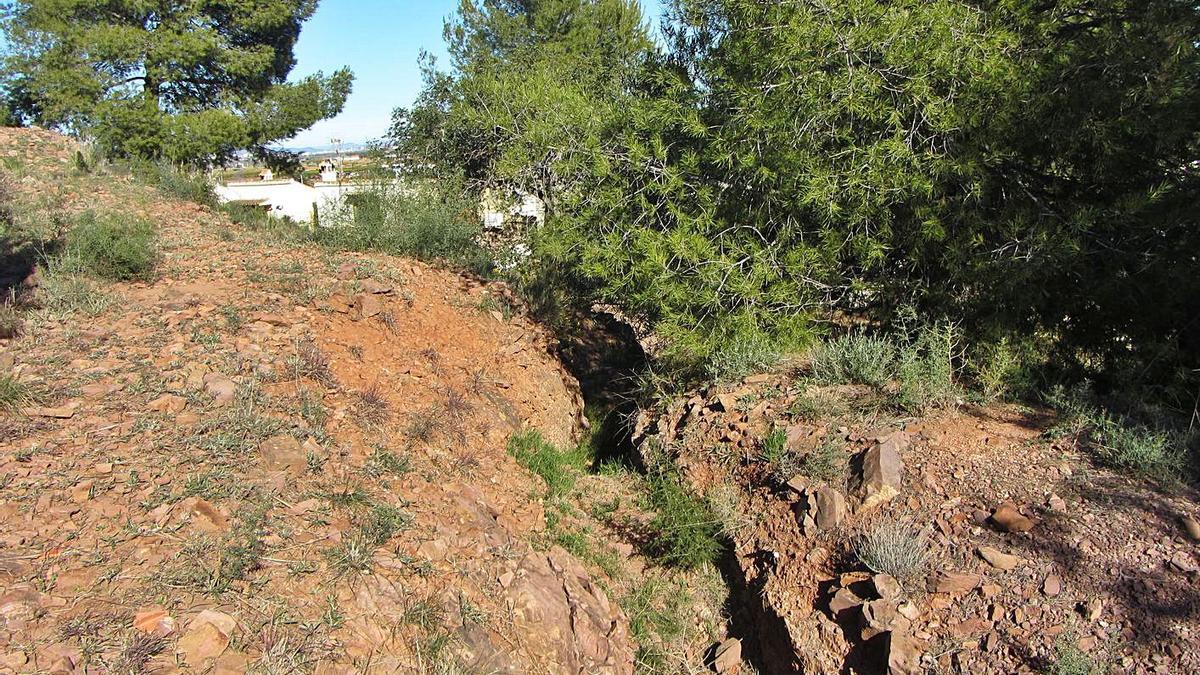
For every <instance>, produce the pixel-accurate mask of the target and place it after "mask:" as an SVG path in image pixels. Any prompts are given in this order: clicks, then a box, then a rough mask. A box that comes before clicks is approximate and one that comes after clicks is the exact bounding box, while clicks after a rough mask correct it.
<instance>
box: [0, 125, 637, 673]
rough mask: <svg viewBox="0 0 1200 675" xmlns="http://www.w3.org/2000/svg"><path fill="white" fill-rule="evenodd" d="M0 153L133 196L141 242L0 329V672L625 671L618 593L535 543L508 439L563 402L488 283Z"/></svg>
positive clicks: (526, 494) (27, 148)
mask: <svg viewBox="0 0 1200 675" xmlns="http://www.w3.org/2000/svg"><path fill="white" fill-rule="evenodd" d="M0 158H3V159H4V161H5V167H6V168H7V169H8V170H9V172H10V173H11V174H12V175H13V177H12V178H11V180H10V182H11V183H12V185H11V186H10V189H13V190H15V192H16V196H15V200H16V203H17V204H18V205H19V208H39V209H44V210H46V211H47V212H49V213H52V214H53V213H58V214H62V215H64V216H66V215H69V214H71V213H77V212H79V211H82V210H84V209H104V210H112V211H116V212H120V213H124V214H128V215H129V216H135V217H142V218H145V219H148V220H150V221H151V222H153V223H154V224H155V226H156V227H157V230H158V239H159V242H160V246H161V254H162V256H161V257H162V260H161V262H160V264H159V268H158V272H157V273H156V275H155V279H154V280H153V281H152V282H149V283H128V284H109V285H94V286H89V287H87V288H85V289H83V290H81V291H80V293H81V294H83V295H85V296H86V297H84V298H82V299H83V300H86V302H80V303H76V304H74V305H72V306H70V307H65V306H55V307H54V308H46V307H43V308H41V309H38V308H34V309H31V310H30V313H29V315H28V316H27V317H26V320H25V325H24V330H23V332H22V334H21V335H20V336H19V337H17V338H15V339H7V340H2V341H0V373H5V374H8V375H9V376H10V377H12V378H13V379H14V380H15V381H17V382H18V383H19V384H20V386H21V389H22V391H23V392H24V397H23V399H22V401H21V404H20V405H19V406H17V407H16V408H14V409H10V410H7V411H0V671H16V672H23V673H24V672H175V671H179V670H189V671H205V672H226V673H233V672H245V671H252V672H271V673H285V672H287V673H291V672H330V673H332V672H388V673H391V672H398V671H399V672H631V671H632V669H633V647H632V644H631V641H630V638H629V636H628V635H627V625H628V623H627V620H626V618H625V617H624V615H623V613H622V611H621V610H620V609H619V607H618V606H617V605H616V604H615V603H614V602H613V600H612V599H610V598H609V597H608V596H607V595H606V593H605V591H603V590H602V589H601V588H600V587H599V586H598V585H597V584H596V583H594V582H593V579H592V577H591V575H590V573H589V572H588V571H587V570H586V569H585V568H584V567H583V566H582V565H581V564H580V563H579V562H578V561H577V560H576V559H575V558H574V557H572V556H571V555H569V554H567V553H566V552H565V551H564V550H562V549H561V548H558V547H553V546H539V547H537V548H535V547H534V546H532V545H531V543H530V542H531V541H533V540H534V539H536V535H537V533H538V532H540V531H541V530H544V528H545V519H544V516H543V512H542V506H541V502H540V500H539V499H538V498H536V495H537V494H538V492H539V490H540V487H539V486H538V484H537V478H536V477H534V476H531V475H530V474H529V473H528V472H527V471H525V470H524V469H522V468H521V467H519V466H518V465H517V464H516V462H515V461H514V460H513V458H512V457H511V456H509V454H508V453H507V452H506V451H505V443H506V439H507V438H508V436H509V435H510V434H512V433H513V432H514V431H515V430H518V429H537V430H539V431H541V433H542V434H543V435H544V436H546V437H547V438H548V439H550V440H552V441H554V442H556V443H560V444H567V443H569V442H570V441H571V440H572V438H573V436H574V435H575V434H577V433H578V430H579V426H580V425H579V422H580V415H581V408H582V401H581V398H580V392H579V388H578V385H577V383H576V382H575V380H574V379H573V378H572V377H571V376H570V375H568V374H567V373H566V372H565V371H564V370H563V368H562V366H561V365H560V364H559V362H558V360H557V359H556V358H555V356H554V355H553V354H552V353H551V349H550V345H551V340H550V339H549V337H548V336H547V335H546V334H545V333H544V332H543V331H542V330H541V329H539V328H538V327H537V326H535V325H533V324H532V323H530V322H528V321H526V320H523V319H521V318H518V317H505V316H503V315H501V314H500V313H498V312H495V311H491V310H489V309H488V307H491V306H494V304H495V303H492V302H490V301H488V297H489V295H490V294H493V293H502V292H503V289H496V288H488V287H485V286H484V285H482V284H480V283H476V282H473V281H471V280H468V279H465V278H463V277H461V276H459V275H457V274H454V273H450V272H446V271H441V270H437V269H433V268H431V267H429V266H426V265H424V264H420V263H416V262H412V261H406V260H399V259H392V258H388V257H386V256H377V255H358V254H342V253H333V252H329V251H327V250H322V249H318V248H315V247H311V246H310V247H305V246H295V245H284V244H279V243H272V242H271V241H269V240H266V239H264V237H263V236H262V235H261V234H259V233H255V232H250V231H246V230H244V229H242V228H238V227H235V226H232V225H231V224H230V223H229V222H228V220H227V219H225V218H224V216H222V215H220V214H218V213H215V212H213V211H211V210H209V209H207V208H205V207H201V206H197V205H194V204H189V203H186V202H179V201H175V200H171V199H168V198H165V197H163V196H161V195H159V194H157V193H156V192H155V191H153V190H151V189H149V188H146V187H142V186H139V185H136V184H135V183H134V182H132V181H131V180H130V179H128V178H122V177H120V176H119V175H118V176H110V175H83V174H81V172H79V171H78V170H77V169H74V168H73V146H72V145H71V144H69V143H68V142H66V141H65V139H62V138H61V137H58V136H55V135H53V134H49V133H46V132H39V131H36V130H2V131H0ZM51 281H52V280H50V279H46V278H44V274H43V273H42V272H35V274H34V275H33V276H32V277H31V278H29V279H27V280H26V281H25V282H24V290H25V291H26V292H31V293H33V294H35V295H36V294H37V293H38V292H39V291H38V286H39V284H45V283H50V282H51ZM75 299H76V300H80V298H75Z"/></svg>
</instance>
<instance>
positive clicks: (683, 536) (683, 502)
mask: <svg viewBox="0 0 1200 675" xmlns="http://www.w3.org/2000/svg"><path fill="white" fill-rule="evenodd" d="M646 487H647V493H646V503H647V506H648V507H649V508H650V509H652V510H653V511H654V518H653V519H652V520H651V522H650V529H651V530H652V531H654V532H655V534H656V535H657V536H656V537H655V540H654V542H653V544H652V546H651V549H650V553H651V554H652V555H653V556H654V557H655V558H656V559H658V560H659V561H661V562H663V563H665V564H668V565H674V566H678V567H682V568H684V569H694V568H696V567H700V566H701V565H707V564H711V563H713V562H715V561H716V559H717V556H718V555H720V553H721V549H722V544H721V542H720V540H719V539H718V536H719V532H720V521H719V520H718V519H717V517H716V516H715V515H714V514H713V513H712V511H711V509H709V507H708V504H707V503H706V502H705V501H704V500H703V499H701V498H699V497H697V496H695V495H693V494H692V493H691V492H689V491H688V490H687V489H686V488H685V487H684V486H683V485H682V482H681V480H680V478H679V477H678V476H677V475H675V474H673V473H670V472H666V471H657V472H655V473H652V474H651V475H649V476H648V477H647V481H646Z"/></svg>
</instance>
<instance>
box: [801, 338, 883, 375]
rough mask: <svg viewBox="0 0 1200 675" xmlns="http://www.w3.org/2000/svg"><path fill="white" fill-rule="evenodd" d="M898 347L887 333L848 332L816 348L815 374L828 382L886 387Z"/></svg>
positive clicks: (814, 356)
mask: <svg viewBox="0 0 1200 675" xmlns="http://www.w3.org/2000/svg"><path fill="white" fill-rule="evenodd" d="M896 351H897V350H896V345H895V343H894V342H893V341H892V340H890V339H888V338H886V337H880V336H873V335H867V334H866V333H851V334H849V335H844V336H842V337H840V338H837V339H835V340H832V341H829V342H826V343H824V344H822V345H820V346H818V347H817V348H816V349H814V350H813V352H812V372H813V376H814V377H816V379H817V380H818V381H820V382H823V383H825V384H843V383H851V384H869V385H871V386H873V387H882V386H884V385H886V384H887V383H888V381H889V380H890V379H891V376H892V365H893V363H894V361H895V360H896Z"/></svg>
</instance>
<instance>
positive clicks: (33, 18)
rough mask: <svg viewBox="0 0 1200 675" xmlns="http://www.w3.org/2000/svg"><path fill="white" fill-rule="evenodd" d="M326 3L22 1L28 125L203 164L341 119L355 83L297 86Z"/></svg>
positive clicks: (121, 151)
mask: <svg viewBox="0 0 1200 675" xmlns="http://www.w3.org/2000/svg"><path fill="white" fill-rule="evenodd" d="M316 5H317V3H316V0H212V1H208V2H188V3H181V2H176V1H174V0H146V1H144V2H109V1H107V0H18V1H17V2H15V3H13V5H12V6H10V7H9V8H8V10H7V12H6V16H5V17H4V30H5V33H6V35H7V38H8V42H9V45H8V53H7V56H6V59H5V62H4V63H5V70H6V73H7V77H6V78H5V83H4V84H5V89H6V90H7V92H8V98H9V104H10V107H11V108H12V109H13V110H14V112H15V113H16V114H17V116H18V117H19V118H21V119H22V120H24V121H25V122H27V123H37V124H41V125H46V126H52V127H57V128H59V129H63V130H66V131H69V132H72V133H75V134H78V135H81V136H87V137H90V138H92V139H94V140H95V141H96V142H98V143H99V144H100V146H101V147H103V148H104V149H105V150H107V151H109V152H110V153H112V154H114V155H118V156H133V157H143V158H153V159H167V160H172V161H175V162H179V163H195V164H202V163H206V162H209V161H212V160H214V159H221V158H223V157H225V156H228V155H229V154H230V153H232V152H233V151H235V150H238V149H241V148H251V149H254V150H256V151H258V152H259V153H260V154H263V155H270V151H269V150H268V149H267V146H268V145H269V144H270V143H272V142H274V141H278V140H282V139H287V138H291V137H292V136H294V135H295V134H296V133H298V132H299V131H301V130H303V129H306V128H308V127H309V126H311V125H312V124H314V123H315V122H317V121H319V120H322V119H326V118H329V117H332V116H333V115H336V114H337V113H338V112H340V111H341V109H342V106H343V105H344V103H345V100H346V97H347V96H348V95H349V92H350V87H351V83H352V80H353V76H352V75H351V74H350V72H349V71H348V70H344V69H343V70H339V71H337V72H336V73H333V74H332V75H330V76H328V77H326V76H324V75H322V74H317V75H313V76H311V77H307V78H304V79H303V80H300V81H298V82H292V83H289V82H287V81H286V80H287V76H288V74H289V73H290V72H291V70H292V67H293V66H294V64H295V59H294V56H293V53H292V52H293V48H294V46H295V44H296V40H297V38H298V37H299V35H300V29H301V26H302V24H303V23H304V22H305V21H306V20H307V19H308V18H309V17H311V16H312V14H313V12H314V11H315V10H316Z"/></svg>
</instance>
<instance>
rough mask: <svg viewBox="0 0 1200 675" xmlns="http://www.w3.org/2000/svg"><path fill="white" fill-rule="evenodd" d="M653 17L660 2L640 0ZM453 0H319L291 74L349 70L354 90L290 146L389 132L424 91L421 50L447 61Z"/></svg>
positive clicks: (455, 4)
mask: <svg viewBox="0 0 1200 675" xmlns="http://www.w3.org/2000/svg"><path fill="white" fill-rule="evenodd" d="M642 6H643V8H647V9H646V13H647V14H650V13H654V14H655V22H654V23H656V24H657V14H658V11H659V10H658V7H659V6H660V0H643V2H642ZM457 7H458V0H322V1H321V4H320V6H319V8H318V9H317V13H316V14H315V15H314V16H313V18H312V19H311V20H309V22H308V23H306V24H305V25H304V29H303V30H302V31H301V33H300V41H299V43H297V45H296V68H295V69H294V70H293V71H292V76H293V78H298V77H303V76H305V75H309V74H311V73H314V72H316V71H318V70H323V71H325V72H326V73H329V72H332V71H334V70H337V69H338V68H341V67H342V66H349V67H350V69H351V70H353V71H354V75H355V79H354V93H352V94H351V95H350V100H349V101H347V102H346V107H345V109H344V110H342V114H341V115H338V116H337V117H335V118H334V119H331V120H326V121H324V122H318V123H317V125H316V126H314V127H313V128H311V129H309V130H307V131H304V132H301V133H300V134H299V135H298V136H297V137H296V138H295V139H294V140H292V141H290V142H288V143H287V145H288V146H291V147H302V146H318V145H326V144H328V143H329V140H330V139H331V138H340V139H342V140H343V141H345V142H348V143H351V142H363V141H368V140H372V139H375V138H378V137H380V136H382V135H383V133H384V132H385V131H387V127H388V124H389V123H390V122H391V115H392V110H393V109H394V108H396V106H401V105H404V106H407V105H409V104H411V103H412V102H413V100H414V99H415V98H416V96H417V93H418V92H419V91H420V89H421V72H420V70H419V69H418V68H417V56H418V55H419V54H420V52H421V50H422V49H425V50H427V51H429V52H431V53H433V54H434V55H436V56H437V57H438V62H439V64H443V65H446V49H445V45H444V43H443V42H442V25H443V23H444V21H445V19H446V17H448V16H450V15H452V14H453V13H454V10H455V9H456V8H457Z"/></svg>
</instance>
